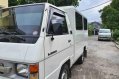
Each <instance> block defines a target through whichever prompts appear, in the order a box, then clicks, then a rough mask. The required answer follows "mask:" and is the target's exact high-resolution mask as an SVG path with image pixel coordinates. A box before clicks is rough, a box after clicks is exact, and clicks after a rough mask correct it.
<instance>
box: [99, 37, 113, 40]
mask: <svg viewBox="0 0 119 79" xmlns="http://www.w3.org/2000/svg"><path fill="white" fill-rule="evenodd" d="M98 39H101V40H111V37H98Z"/></svg>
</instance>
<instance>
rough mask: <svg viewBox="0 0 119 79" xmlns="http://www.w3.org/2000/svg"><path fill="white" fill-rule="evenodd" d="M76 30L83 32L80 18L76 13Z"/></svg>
mask: <svg viewBox="0 0 119 79" xmlns="http://www.w3.org/2000/svg"><path fill="white" fill-rule="evenodd" d="M75 17H76V30H83V22H82V16H81V15H80V14H79V13H77V12H76V14H75Z"/></svg>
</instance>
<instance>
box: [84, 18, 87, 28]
mask: <svg viewBox="0 0 119 79" xmlns="http://www.w3.org/2000/svg"><path fill="white" fill-rule="evenodd" d="M84 30H87V19H86V18H84Z"/></svg>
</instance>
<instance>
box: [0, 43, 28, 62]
mask: <svg viewBox="0 0 119 79" xmlns="http://www.w3.org/2000/svg"><path fill="white" fill-rule="evenodd" d="M27 48H28V45H27V44H18V43H2V42H1V43H0V59H2V60H10V61H19V62H23V61H24V58H25V55H26V52H27Z"/></svg>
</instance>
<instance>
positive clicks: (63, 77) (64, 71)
mask: <svg viewBox="0 0 119 79" xmlns="http://www.w3.org/2000/svg"><path fill="white" fill-rule="evenodd" d="M69 75H70V69H69V66H68V65H67V64H64V65H63V66H62V68H61V71H60V74H59V79H69V77H70V76H69Z"/></svg>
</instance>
